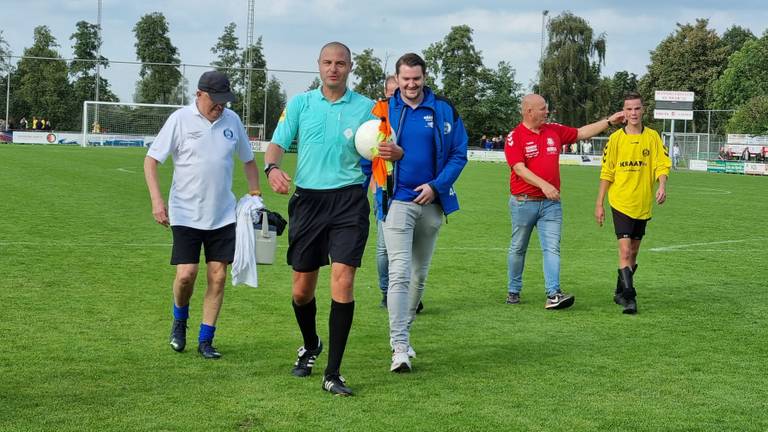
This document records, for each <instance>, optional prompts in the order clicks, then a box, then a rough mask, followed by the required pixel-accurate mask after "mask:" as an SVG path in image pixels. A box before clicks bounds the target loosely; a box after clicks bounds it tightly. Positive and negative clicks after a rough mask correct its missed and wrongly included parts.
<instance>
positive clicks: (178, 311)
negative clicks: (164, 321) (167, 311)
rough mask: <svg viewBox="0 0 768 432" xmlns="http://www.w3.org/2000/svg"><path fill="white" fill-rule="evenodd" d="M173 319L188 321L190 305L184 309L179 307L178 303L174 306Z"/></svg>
mask: <svg viewBox="0 0 768 432" xmlns="http://www.w3.org/2000/svg"><path fill="white" fill-rule="evenodd" d="M173 318H174V319H177V320H186V319H188V318H189V305H186V306H184V307H178V306H176V303H174V304H173Z"/></svg>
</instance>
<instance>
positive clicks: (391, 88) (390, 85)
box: [384, 75, 397, 97]
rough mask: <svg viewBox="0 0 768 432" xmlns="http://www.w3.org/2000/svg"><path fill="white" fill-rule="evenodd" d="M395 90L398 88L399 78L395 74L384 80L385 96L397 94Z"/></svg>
mask: <svg viewBox="0 0 768 432" xmlns="http://www.w3.org/2000/svg"><path fill="white" fill-rule="evenodd" d="M395 90H397V78H395V76H394V75H390V76H388V77H387V80H386V81H385V82H384V96H385V97H391V96H392V95H394V94H395Z"/></svg>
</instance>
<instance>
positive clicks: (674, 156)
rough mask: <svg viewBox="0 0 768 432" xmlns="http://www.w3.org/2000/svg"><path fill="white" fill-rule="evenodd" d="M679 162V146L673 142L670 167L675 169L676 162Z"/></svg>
mask: <svg viewBox="0 0 768 432" xmlns="http://www.w3.org/2000/svg"><path fill="white" fill-rule="evenodd" d="M679 162H680V146H678V145H677V144H675V145H674V146H672V169H677V164H678V163H679Z"/></svg>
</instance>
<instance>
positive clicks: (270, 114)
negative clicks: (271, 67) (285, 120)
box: [264, 76, 287, 139]
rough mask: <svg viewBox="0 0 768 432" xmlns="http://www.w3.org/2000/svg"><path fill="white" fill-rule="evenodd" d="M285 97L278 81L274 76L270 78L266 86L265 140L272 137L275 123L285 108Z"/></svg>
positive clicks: (275, 126)
mask: <svg viewBox="0 0 768 432" xmlns="http://www.w3.org/2000/svg"><path fill="white" fill-rule="evenodd" d="M286 100H287V97H286V95H285V91H283V89H282V86H281V84H280V81H279V80H278V79H277V78H275V77H274V76H273V77H271V78H270V80H269V83H268V84H267V122H266V124H265V125H264V132H265V138H267V139H269V138H270V137H272V133H273V132H274V131H275V128H277V121H278V120H280V114H281V113H282V112H283V108H285V103H286Z"/></svg>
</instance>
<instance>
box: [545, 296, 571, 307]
mask: <svg viewBox="0 0 768 432" xmlns="http://www.w3.org/2000/svg"><path fill="white" fill-rule="evenodd" d="M575 301H576V297H574V296H573V295H572V294H565V293H561V292H558V293H555V295H553V296H551V297H547V301H546V303H544V308H545V309H565V308H569V307H571V306H573V302H575Z"/></svg>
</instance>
